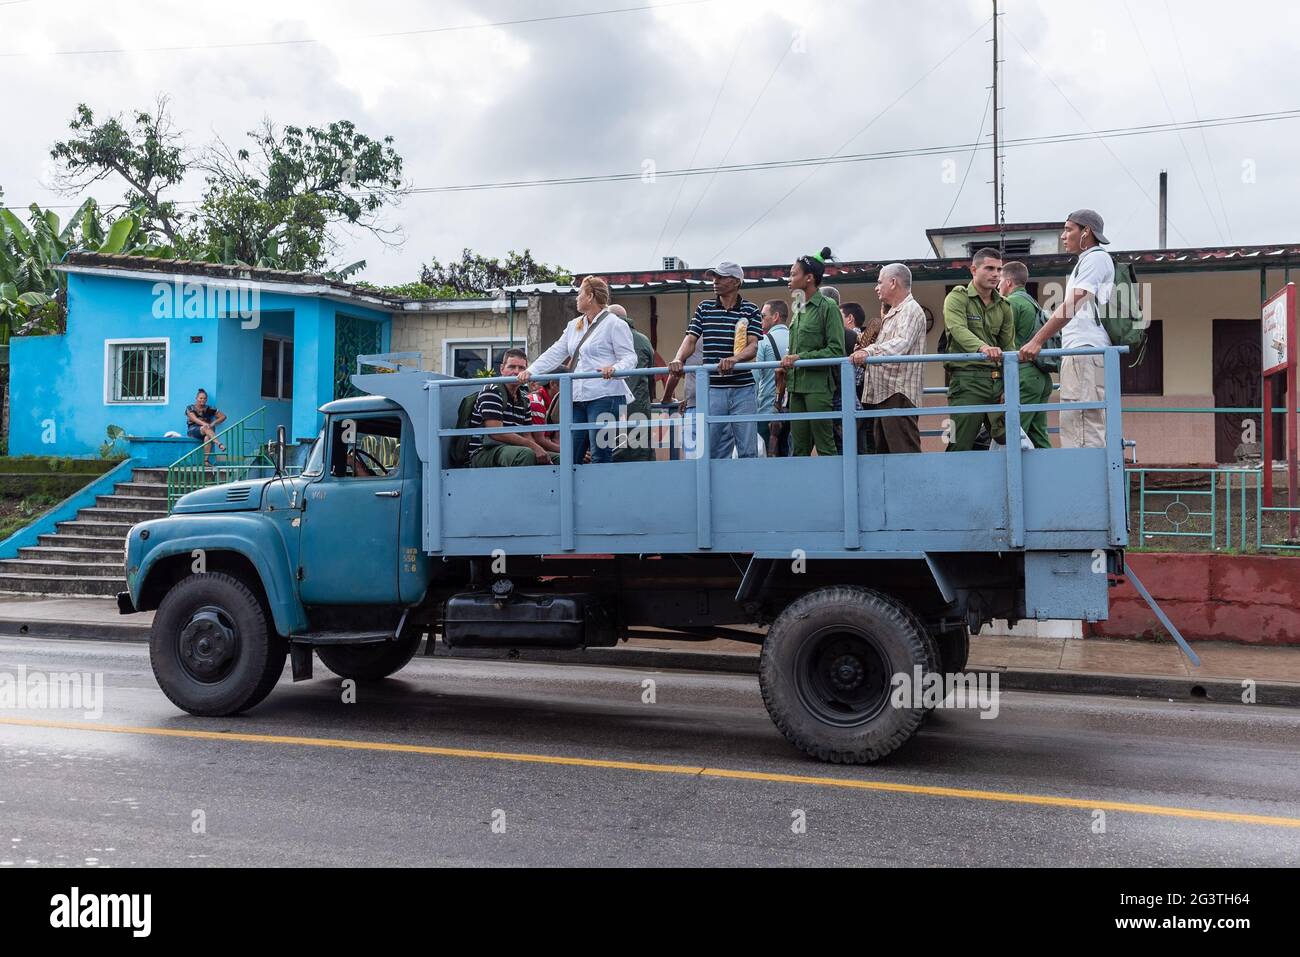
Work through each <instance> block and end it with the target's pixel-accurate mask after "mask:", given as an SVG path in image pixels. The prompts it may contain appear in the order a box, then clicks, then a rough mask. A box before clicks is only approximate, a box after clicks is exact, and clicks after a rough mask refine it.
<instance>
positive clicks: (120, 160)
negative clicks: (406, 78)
mask: <svg viewBox="0 0 1300 957" xmlns="http://www.w3.org/2000/svg"><path fill="white" fill-rule="evenodd" d="M69 129H71V131H72V133H73V134H74V135H73V136H72V137H70V138H69V139H67V140H63V141H61V142H58V143H55V144H54V146H53V148H52V149H51V151H50V155H51V156H52V157H53V158H54V159H55V160H56V161H57V162H58V164H59V167H60V170H59V174H58V179H57V183H58V185H59V186H60V188H61V189H63V190H64V191H66V192H69V193H75V192H81V191H83V190H85V189H87V188H88V187H90V186H92V185H93V184H95V183H97V182H100V181H103V180H106V179H108V178H109V177H112V176H118V177H121V179H122V180H124V181H125V182H126V184H127V186H128V187H129V189H128V192H127V193H126V196H125V203H126V206H127V207H128V208H129V209H131V211H132V214H133V215H135V216H136V217H137V219H139V221H140V226H141V228H142V229H143V230H144V231H145V232H148V233H152V232H161V233H162V234H163V235H164V236H165V237H166V239H167V242H168V244H169V245H170V246H171V247H172V248H173V249H175V250H176V254H177V255H182V256H185V257H187V258H191V259H202V260H206V261H209V262H227V263H231V262H240V263H247V264H249V265H257V266H265V267H270V268H279V269H301V270H312V271H322V270H324V269H325V266H326V263H327V261H328V260H329V258H330V257H331V255H332V254H333V253H334V252H336V251H337V249H338V241H337V239H336V238H335V236H334V235H333V232H332V230H333V227H335V226H343V225H350V226H357V227H360V228H362V229H366V230H368V231H370V232H372V233H373V234H375V235H377V236H379V237H380V238H381V239H383V240H384V241H385V242H388V243H393V244H396V243H398V242H400V235H401V234H400V231H399V230H397V229H395V228H389V227H387V226H386V225H385V224H384V223H383V221H382V218H381V213H382V210H383V208H384V207H385V206H387V205H389V204H392V203H395V202H397V201H398V200H399V199H400V198H401V196H402V195H403V194H404V193H405V192H406V191H407V189H408V188H409V187H407V186H406V184H405V183H404V182H403V180H402V158H401V156H399V155H398V154H397V152H396V150H394V149H393V145H392V144H393V139H392V137H385V138H383V139H382V140H376V139H373V138H371V137H370V136H367V135H366V134H364V133H361V132H359V131H358V130H357V128H356V126H355V124H353V123H352V122H350V121H348V120H339V121H337V122H334V123H330V124H329V125H328V126H326V127H324V128H317V127H314V126H307V127H298V126H286V127H284V128H283V129H277V128H276V127H275V126H274V125H273V124H272V123H271V121H270V120H266V121H265V122H264V123H263V125H262V127H261V129H259V130H254V131H252V132H250V133H249V134H248V136H249V139H250V140H251V144H250V145H249V146H248V147H246V148H240V149H232V148H231V147H230V146H228V145H227V144H226V143H224V142H223V141H222V140H220V139H219V138H218V139H217V140H216V141H215V142H214V143H213V144H212V145H211V146H209V147H207V148H205V149H203V150H200V151H199V152H198V153H197V154H191V153H190V152H189V151H188V150H187V148H186V146H185V145H184V143H183V142H182V141H181V136H180V133H179V132H178V131H177V129H176V126H175V123H174V122H173V120H172V116H171V112H170V106H169V102H168V99H167V97H165V96H160V97H159V98H158V100H157V103H156V104H155V107H154V109H153V110H151V111H148V112H146V111H139V112H137V113H135V114H134V117H133V119H132V120H131V121H130V122H127V121H124V120H123V119H121V118H120V117H117V116H114V117H109V118H108V119H106V120H102V121H101V120H98V119H97V118H96V116H95V114H94V112H93V111H92V110H91V109H90V107H88V106H87V105H86V104H84V103H83V104H80V105H79V106H78V107H77V110H76V113H75V115H74V117H73V119H72V122H71V123H70V124H69ZM192 170H194V171H200V172H202V173H204V174H205V183H206V185H205V188H204V192H203V199H202V201H201V203H200V205H199V208H198V209H197V211H194V212H182V211H181V210H180V208H179V205H180V204H178V203H177V202H176V201H175V200H173V199H171V198H170V197H169V196H168V195H167V192H168V191H169V190H171V189H173V188H174V187H176V186H177V185H179V184H180V183H181V182H182V181H183V180H184V178H185V176H186V174H187V173H188V172H190V171H192ZM364 265H365V264H364V262H363V263H359V264H358V263H353V264H350V265H348V266H345V267H341V268H340V269H339V270H338V273H339V274H340V275H351V274H352V273H355V272H356V271H357V270H358V269H361V268H363V267H364Z"/></svg>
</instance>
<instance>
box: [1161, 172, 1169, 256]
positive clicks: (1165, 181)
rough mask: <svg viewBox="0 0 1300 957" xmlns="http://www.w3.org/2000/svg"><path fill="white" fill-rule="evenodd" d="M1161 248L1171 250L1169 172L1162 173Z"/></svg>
mask: <svg viewBox="0 0 1300 957" xmlns="http://www.w3.org/2000/svg"><path fill="white" fill-rule="evenodd" d="M1160 248H1161V249H1168V248H1169V171H1168V170H1163V169H1162V170H1161V171H1160Z"/></svg>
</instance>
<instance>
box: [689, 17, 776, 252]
mask: <svg viewBox="0 0 1300 957" xmlns="http://www.w3.org/2000/svg"><path fill="white" fill-rule="evenodd" d="M794 46H795V41H794V40H793V39H792V40H791V41H790V42H789V43H787V44H786V47H785V52H784V53H782V54H781V58H780V59H779V60H777V61H776V66H774V67H772V72H771V73H769V74H768V75H767V80H766V82H764V84H763V88H762V89H761V90H759V91H758V96H756V97H754V102H753V103H751V104H750V105H749V110H748V112H746V113H745V118H744V119H742V120H741V121H740V126H738V127H736V133H735V135H734V136H732V137H731V142H730V143H728V144H727V149H726V151H725V152H724V153H723V154H722V159H720V160H718V165H717V166H715V167H714V169H713V174H712V175H711V176H710V177H709V181H708V182H707V183H705V184H704V189H702V190H700V195H699V196H697V197H696V198H695V205H694V206H692V207H691V211H690V212H689V213H688V214H687V215H686V219H685V220H683V221H682V225H681V226H680V227H679V228H678V230H677V235H676V236H674V237H673V241H672V246H673V247H674V248H675V247H676V246H677V241H678V240H679V239H681V238H682V233H684V232H686V227H687V226H689V225H690V224H691V220H692V219H694V218H695V211H696V210H698V209H699V208H700V203H702V202H704V197H705V196H706V195H707V194H708V192H709V190H710V189H711V188H712V187H713V181H714V180H715V179H717V178H718V170H719V169H721V168H722V165H723V164H724V163H726V162H727V157H728V156H730V155H731V151H732V149H733V148H734V147H735V145H736V141H737V140H739V139H740V134H741V133H743V132H744V131H745V127H746V126H748V125H749V118H750V117H751V116H753V115H754V110H755V109H757V108H758V104H759V103H760V102H761V101H762V99H763V95H764V94H766V93H767V88H768V87H769V86H771V85H772V80H773V78H774V77H775V76H776V74H777V71H778V70H780V69H781V64H783V63H784V62H785V58H786V57H788V56H789V55H790V51H791V50H793V49H794Z"/></svg>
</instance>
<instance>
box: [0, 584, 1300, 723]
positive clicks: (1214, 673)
mask: <svg viewBox="0 0 1300 957" xmlns="http://www.w3.org/2000/svg"><path fill="white" fill-rule="evenodd" d="M152 621H153V614H152V613H151V612H145V613H142V614H136V615H119V614H118V611H117V603H116V602H115V601H114V600H113V599H108V598H44V599H41V598H21V597H14V598H0V636H25V637H36V638H78V639H94V640H111V641H148V639H149V627H150V625H151V623H152ZM1192 647H1193V650H1195V651H1196V653H1197V654H1198V655H1199V656H1200V658H1201V667H1199V668H1196V667H1193V666H1192V664H1191V662H1189V661H1188V660H1187V658H1186V657H1184V655H1183V654H1182V652H1181V651H1179V650H1178V647H1177V646H1176V645H1174V644H1173V643H1172V642H1149V641H1122V640H1117V639H1100V638H1088V639H1084V640H1079V639H1074V638H1007V637H992V636H979V637H976V638H974V639H972V641H971V654H970V662H969V664H968V665H967V670H969V671H988V672H996V673H997V674H999V676H1000V685H1001V687H1002V688H1004V689H1007V690H1027V691H1061V692H1074V693H1081V694H1117V695H1128V696H1136V697H1144V698H1168V699H1174V700H1185V701H1198V700H1199V701H1214V702H1220V703H1236V704H1241V703H1242V700H1241V699H1242V693H1243V684H1242V683H1243V682H1245V681H1253V682H1254V683H1255V689H1254V690H1255V701H1256V703H1258V704H1280V705H1288V706H1292V707H1300V647H1297V646H1295V645H1284V646H1277V647H1260V646H1259V645H1238V644H1231V643H1227V642H1210V641H1202V642H1196V643H1194V644H1193V646H1192ZM434 656H435V657H458V658H477V659H496V658H506V657H512V658H519V659H521V660H529V661H556V662H575V663H582V662H585V663H588V664H593V665H618V666H623V667H636V668H664V669H693V670H699V671H716V672H730V673H735V674H756V673H757V671H758V646H757V645H750V644H746V643H744V642H738V641H725V640H718V641H704V642H699V641H673V640H670V639H667V638H663V639H660V638H635V639H633V640H631V641H629V642H625V643H623V644H621V645H619V646H618V647H617V648H593V649H589V650H586V651H546V650H540V649H534V650H525V651H520V652H519V653H518V655H511V654H510V652H509V651H508V650H502V649H469V650H464V651H451V650H449V649H446V648H445V647H443V646H442V645H441V644H439V645H437V646H436V648H435V651H434Z"/></svg>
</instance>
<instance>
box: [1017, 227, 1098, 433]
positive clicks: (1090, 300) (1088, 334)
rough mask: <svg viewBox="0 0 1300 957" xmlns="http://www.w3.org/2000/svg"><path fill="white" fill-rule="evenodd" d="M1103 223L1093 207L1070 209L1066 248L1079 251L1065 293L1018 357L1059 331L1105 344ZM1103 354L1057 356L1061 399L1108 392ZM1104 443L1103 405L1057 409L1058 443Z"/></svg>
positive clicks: (1077, 344)
mask: <svg viewBox="0 0 1300 957" xmlns="http://www.w3.org/2000/svg"><path fill="white" fill-rule="evenodd" d="M1104 228H1105V224H1104V223H1103V222H1102V219H1101V217H1100V216H1098V215H1097V214H1096V213H1095V212H1094V211H1093V210H1091V209H1080V210H1076V211H1075V212H1073V213H1071V214H1070V215H1069V217H1068V218H1067V219H1066V221H1065V229H1063V230H1062V231H1061V242H1062V243H1063V244H1064V246H1065V251H1066V252H1067V253H1074V254H1076V255H1078V257H1079V258H1078V260H1077V261H1076V262H1075V264H1074V270H1073V271H1072V272H1071V273H1070V278H1069V281H1068V282H1067V283H1066V285H1065V298H1064V299H1063V300H1062V301H1061V304H1060V305H1059V306H1057V307H1056V311H1055V312H1053V313H1052V315H1051V318H1049V319H1048V320H1047V322H1045V323H1043V327H1042V328H1041V329H1039V330H1038V333H1037V334H1036V335H1035V336H1034V337H1033V338H1032V339H1030V340H1029V341H1028V342H1027V343H1025V344H1024V345H1023V346H1021V348H1020V361H1022V362H1029V361H1031V360H1032V359H1033V358H1034V357H1035V356H1037V355H1038V353H1039V350H1041V349H1042V348H1043V343H1045V342H1047V340H1048V339H1050V338H1051V337H1052V336H1054V335H1056V333H1057V332H1060V333H1061V348H1063V349H1086V348H1094V347H1095V348H1104V347H1106V346H1108V345H1110V337H1109V336H1107V335H1106V329H1105V327H1104V326H1103V325H1102V324H1101V318H1100V316H1099V315H1098V312H1097V307H1098V305H1101V306H1105V305H1106V304H1107V303H1108V302H1110V298H1111V296H1112V295H1113V294H1114V291H1115V263H1114V261H1113V260H1112V259H1111V258H1110V254H1109V253H1107V252H1106V250H1104V249H1102V248H1101V247H1102V246H1103V245H1105V244H1107V243H1109V242H1110V240H1109V239H1107V238H1106V234H1105V233H1104V232H1103V230H1104ZM1104 368H1105V357H1103V356H1100V355H1095V356H1065V357H1064V358H1062V359H1061V401H1062V402H1102V401H1105V398H1106V380H1105V376H1104V373H1103V369H1104ZM1105 444H1106V413H1105V411H1104V410H1102V409H1087V410H1085V411H1078V410H1073V411H1063V412H1061V447H1062V448H1075V449H1077V448H1102V447H1104V446H1105Z"/></svg>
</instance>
